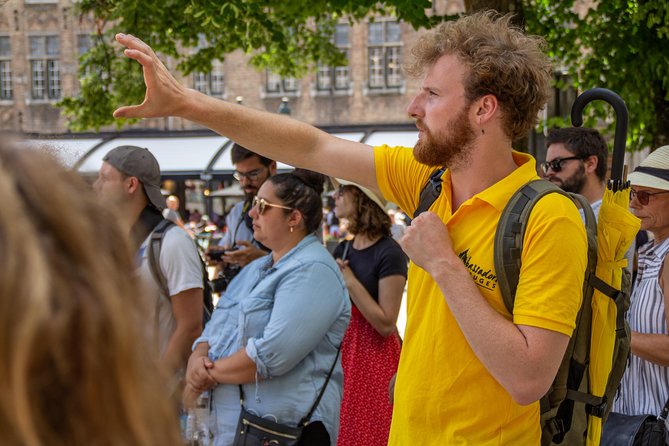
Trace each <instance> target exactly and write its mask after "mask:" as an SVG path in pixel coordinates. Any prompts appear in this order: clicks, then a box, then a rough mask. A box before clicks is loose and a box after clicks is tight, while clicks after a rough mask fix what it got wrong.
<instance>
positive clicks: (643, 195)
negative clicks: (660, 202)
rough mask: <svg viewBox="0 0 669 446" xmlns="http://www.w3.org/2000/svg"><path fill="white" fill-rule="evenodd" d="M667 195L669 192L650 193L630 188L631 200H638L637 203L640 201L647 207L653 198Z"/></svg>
mask: <svg viewBox="0 0 669 446" xmlns="http://www.w3.org/2000/svg"><path fill="white" fill-rule="evenodd" d="M666 193H669V190H663V191H660V192H648V191H645V190H634V189H632V188H630V199H633V198H636V201H638V202H639V204H640V205H642V206H646V205H647V204H648V202H649V201H650V197H651V196H653V195H660V194H666Z"/></svg>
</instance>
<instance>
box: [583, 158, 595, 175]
mask: <svg viewBox="0 0 669 446" xmlns="http://www.w3.org/2000/svg"><path fill="white" fill-rule="evenodd" d="M583 164H584V165H585V172H586V173H592V172H594V171H596V170H597V165H598V164H599V158H597V155H590V156H589V157H587V158H586V159H584V160H583Z"/></svg>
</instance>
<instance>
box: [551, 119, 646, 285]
mask: <svg viewBox="0 0 669 446" xmlns="http://www.w3.org/2000/svg"><path fill="white" fill-rule="evenodd" d="M546 147H547V149H546V162H544V163H541V169H542V170H543V172H544V176H545V178H546V179H547V180H548V181H550V182H552V183H555V184H556V185H557V186H558V187H559V188H560V189H562V190H565V191H567V192H573V193H576V194H581V195H583V196H584V197H585V198H586V200H588V202H589V203H590V206H591V207H592V210H593V212H594V213H595V216H596V217H598V218H599V208H600V206H601V205H602V197H603V196H604V191H605V190H606V172H607V169H608V159H609V149H608V147H607V146H606V142H605V141H604V138H602V135H600V134H599V132H598V131H597V130H595V129H589V128H585V127H567V128H563V129H553V130H551V131H550V132H548V137H547V138H546ZM579 212H580V213H581V218H582V219H583V221H585V215H584V214H583V211H582V210H580V209H579ZM635 252H636V243H634V241H633V242H632V245H631V246H630V248H629V249H628V250H627V252H626V253H625V258H626V259H627V269H628V270H629V271H630V272H632V271H633V270H634V255H635Z"/></svg>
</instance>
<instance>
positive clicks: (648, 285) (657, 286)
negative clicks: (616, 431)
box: [613, 146, 669, 415]
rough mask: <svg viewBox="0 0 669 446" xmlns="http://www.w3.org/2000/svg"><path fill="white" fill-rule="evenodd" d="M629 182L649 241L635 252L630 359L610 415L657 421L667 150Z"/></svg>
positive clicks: (662, 376)
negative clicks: (646, 416) (654, 417)
mask: <svg viewBox="0 0 669 446" xmlns="http://www.w3.org/2000/svg"><path fill="white" fill-rule="evenodd" d="M628 179H629V181H630V183H631V185H632V187H631V190H630V193H631V201H630V206H631V208H632V211H633V212H634V215H636V216H637V217H638V218H639V219H641V229H645V230H647V231H649V232H651V233H652V234H653V236H654V240H651V241H650V242H648V243H647V244H645V245H643V246H641V247H640V248H639V269H638V274H637V278H636V283H635V286H634V291H633V292H632V296H631V298H630V309H629V312H628V313H627V318H628V321H629V325H630V329H631V330H632V345H631V346H632V354H631V355H630V360H629V363H628V365H627V369H626V370H625V374H624V376H623V379H622V382H621V384H620V390H619V393H618V397H617V398H616V400H615V402H614V404H613V411H615V412H620V413H623V414H626V415H643V414H651V415H659V414H660V412H661V411H662V408H663V407H664V405H665V403H666V402H667V401H668V400H669V330H667V324H668V322H669V302H668V299H669V263H668V262H667V258H669V146H664V147H660V148H659V149H656V150H655V151H653V152H652V153H651V154H650V155H648V157H647V158H646V159H645V160H643V161H642V162H641V164H640V165H639V167H637V168H636V169H634V172H632V173H631V174H630V175H629V178H628Z"/></svg>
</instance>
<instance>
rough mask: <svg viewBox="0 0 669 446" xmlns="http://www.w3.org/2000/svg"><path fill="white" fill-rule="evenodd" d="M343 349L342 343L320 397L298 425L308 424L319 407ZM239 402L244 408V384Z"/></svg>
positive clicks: (240, 387) (240, 388) (240, 386)
mask: <svg viewBox="0 0 669 446" xmlns="http://www.w3.org/2000/svg"><path fill="white" fill-rule="evenodd" d="M340 351H341V344H340V345H339V347H338V348H337V354H336V355H335V359H334V361H333V362H332V366H331V367H330V371H329V372H328V376H327V378H325V383H324V384H323V387H321V391H320V392H319V393H318V397H317V398H316V401H314V404H313V405H312V406H311V409H309V413H307V414H306V415H305V416H304V417H303V418H302V419H301V420H300V422H299V423H297V425H298V427H299V426H306V425H307V424H309V420H310V419H311V416H312V415H313V414H314V411H315V410H316V408H317V407H318V404H319V403H320V402H321V398H323V394H324V393H325V388H326V387H327V386H328V383H329V382H330V377H331V376H332V372H333V371H334V368H335V366H336V365H337V360H338V359H339V352H340ZM239 404H240V405H241V406H242V409H243V408H244V389H243V388H242V385H241V384H239Z"/></svg>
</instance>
